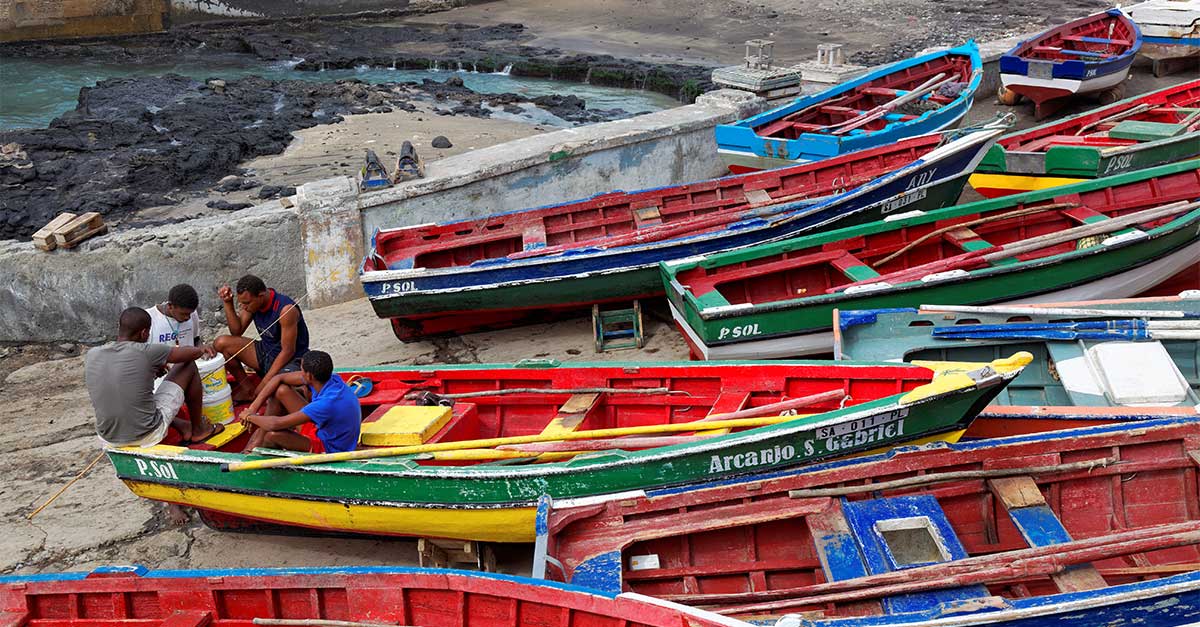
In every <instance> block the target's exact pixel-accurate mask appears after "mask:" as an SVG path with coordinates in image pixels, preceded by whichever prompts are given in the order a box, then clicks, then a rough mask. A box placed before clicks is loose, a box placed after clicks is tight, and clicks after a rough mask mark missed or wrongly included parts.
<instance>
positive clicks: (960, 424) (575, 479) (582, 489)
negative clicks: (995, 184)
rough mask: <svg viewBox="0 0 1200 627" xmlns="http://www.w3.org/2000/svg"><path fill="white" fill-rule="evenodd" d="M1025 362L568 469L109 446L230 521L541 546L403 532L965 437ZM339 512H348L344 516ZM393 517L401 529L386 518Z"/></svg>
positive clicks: (156, 480) (140, 482)
mask: <svg viewBox="0 0 1200 627" xmlns="http://www.w3.org/2000/svg"><path fill="white" fill-rule="evenodd" d="M1024 359H1027V358H1026V357H1023V358H1022V359H1018V360H1009V361H1008V362H1005V364H1002V365H1001V364H999V362H997V363H994V364H992V367H987V368H981V369H979V370H975V371H972V372H971V373H968V374H967V375H966V377H967V378H964V375H962V374H958V375H951V377H956V378H952V379H945V378H935V379H934V381H933V382H932V383H931V384H929V385H926V386H923V387H921V388H917V389H916V390H914V391H912V392H908V393H906V394H896V395H892V396H888V397H883V398H880V399H876V400H874V401H871V402H867V403H863V404H861V405H855V406H851V407H847V408H845V409H842V410H838V411H833V412H827V413H823V414H818V415H815V416H809V417H801V418H797V419H795V420H792V421H788V422H784V423H779V424H774V425H770V426H766V427H760V428H756V429H751V430H747V431H743V432H739V433H733V434H728V435H724V436H716V437H713V438H710V439H706V440H703V441H700V442H692V443H688V444H680V445H675V446H670V447H662V448H658V449H649V450H645V451H634V452H627V451H612V452H604V453H596V454H590V455H585V456H580V457H576V458H574V459H573V460H571V461H567V462H559V463H549V464H535V465H523V466H521V465H514V466H502V465H478V464H477V465H473V466H428V465H420V464H418V463H417V462H416V461H415V460H414V459H413V458H411V457H392V458H383V459H376V460H365V461H347V462H337V463H327V464H322V465H311V466H284V467H276V468H269V469H261V470H248V471H241V472H223V471H222V467H223V466H224V465H227V464H229V463H232V462H239V461H247V460H252V459H263V458H264V456H262V455H243V454H237V453H222V452H216V451H198V450H191V449H183V448H178V447H165V446H159V447H152V448H148V449H143V448H133V447H129V448H121V449H111V450H109V451H108V457H109V459H110V460H111V461H112V464H113V466H114V468H115V469H116V472H117V476H118V477H119V478H121V479H122V480H123V481H125V482H126V483H127V484H128V485H129V487H130V488H131V490H133V491H134V492H135V493H138V494H141V495H143V496H147V497H149V498H155V499H158V500H164V501H171V502H176V503H180V504H183V505H191V506H195V507H201V508H204V509H209V510H211V511H219V512H222V513H225V514H232V515H235V516H245V517H248V518H253V519H258V520H265V521H267V522H277V523H283V524H304V525H307V526H314V527H321V528H324V529H331V530H338V531H359V532H367V533H380V532H383V533H390V534H396V535H443V536H444V537H458V538H462V539H483V540H496V541H523V540H525V539H526V538H527V539H530V540H531V539H532V537H533V530H532V528H531V529H528V530H516V531H512V530H500V529H488V528H483V527H481V528H476V529H470V528H468V529H461V528H460V529H452V528H450V527H453V523H448V524H447V528H448V530H447V531H445V533H430V532H429V531H428V530H427V529H425V528H418V527H415V526H414V527H412V528H406V527H405V522H404V521H406V520H409V518H405V517H406V516H409V517H411V516H412V515H413V514H412V512H413V511H419V512H420V513H421V514H422V515H428V513H429V512H433V513H434V514H437V513H438V512H440V513H441V514H440V515H441V516H443V517H445V516H455V515H457V514H455V512H458V513H459V514H461V513H463V512H464V511H466V510H479V511H483V512H503V511H505V510H517V509H522V508H524V509H528V508H531V507H534V506H535V504H536V503H537V501H538V499H539V497H542V496H543V495H546V496H550V497H551V498H553V499H555V500H560V501H561V500H563V499H573V498H582V497H595V496H600V495H606V494H612V493H619V492H624V491H628V490H644V489H651V488H658V487H665V486H673V485H682V484H688V483H693V482H699V481H704V482H709V481H713V480H719V479H722V478H725V477H733V476H738V475H745V474H750V473H757V472H762V471H769V470H774V469H781V468H788V467H795V466H803V465H807V464H811V463H814V462H818V461H821V460H824V459H829V458H832V457H839V456H844V455H850V454H855V453H861V452H864V451H870V450H875V449H881V448H889V447H891V446H894V445H897V444H900V443H904V442H912V441H914V440H920V439H926V438H930V437H933V436H937V435H938V434H948V433H953V432H957V431H961V430H963V429H965V428H966V427H967V426H968V425H969V424H970V422H971V420H972V419H973V418H974V416H975V415H977V414H978V413H979V412H980V411H981V410H982V409H983V408H984V407H985V406H986V405H987V404H988V403H989V402H990V401H991V400H992V399H993V398H994V397H995V396H996V394H998V393H999V392H1000V390H1001V389H1003V387H1004V385H1006V384H1007V383H1008V382H1009V381H1011V380H1012V379H1013V378H1014V377H1015V376H1016V375H1017V374H1018V373H1019V372H1020V369H1021V367H1023V365H1024V363H1026V361H1025V360H1024ZM880 365H882V364H880ZM889 366H894V365H889ZM948 380H949V381H950V383H947V381H948ZM250 499H259V502H254V501H251V500H250ZM263 499H267V501H266V504H267V506H265V507H264V506H263V505H262V504H261V501H262V500H263ZM247 503H251V504H254V503H258V504H256V505H253V507H251V505H247ZM305 508H309V509H314V510H319V509H320V508H325V510H323V512H324V513H322V514H321V515H320V517H316V518H311V517H310V518H304V516H303V515H302V514H295V515H294V516H292V517H290V518H289V517H288V516H289V515H290V514H288V512H295V511H297V510H304V509H305ZM329 508H333V509H332V510H331V509H329ZM355 508H358V510H355ZM355 511H363V512H365V513H362V514H361V516H362V520H359V521H356V520H355V519H354V516H353V513H354V512H355ZM276 512H278V514H276ZM341 512H350V515H349V516H347V517H342V516H341V514H340V513H341ZM297 516H298V517H297ZM388 516H394V517H396V519H397V520H399V521H400V522H394V521H388V520H386V519H387V517H388ZM368 517H372V520H371V521H370V522H369V521H368V520H367V518H368ZM380 519H383V520H382V522H380ZM443 520H445V519H444V518H443ZM298 521H301V522H298ZM414 524H416V523H414Z"/></svg>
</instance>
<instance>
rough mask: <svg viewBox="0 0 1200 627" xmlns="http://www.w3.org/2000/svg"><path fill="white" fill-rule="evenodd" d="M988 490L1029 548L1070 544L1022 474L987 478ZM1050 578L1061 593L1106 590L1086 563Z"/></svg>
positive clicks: (1034, 486) (1033, 485) (1101, 578)
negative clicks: (1000, 504)
mask: <svg viewBox="0 0 1200 627" xmlns="http://www.w3.org/2000/svg"><path fill="white" fill-rule="evenodd" d="M988 487H989V488H990V489H991V491H992V493H993V494H995V495H996V497H997V498H999V499H1000V502H1001V503H1003V504H1004V507H1005V509H1007V510H1008V515H1009V517H1010V518H1012V521H1013V523H1014V524H1016V526H1017V530H1018V531H1020V532H1021V535H1022V536H1024V537H1025V541H1026V542H1028V543H1029V546H1031V547H1037V546H1051V545H1055V544H1066V543H1070V542H1071V541H1072V538H1071V535H1070V534H1069V533H1068V532H1067V530H1066V528H1065V527H1063V524H1062V522H1061V521H1059V519H1058V517H1057V516H1055V515H1054V512H1053V510H1051V509H1050V507H1049V506H1048V505H1047V504H1046V499H1045V497H1043V496H1042V491H1041V489H1040V488H1038V485H1037V482H1035V481H1034V480H1033V478H1031V477H1029V476H1028V475H1026V476H1021V477H1004V478H999V479H989V480H988ZM1050 578H1051V579H1052V580H1053V581H1054V584H1055V585H1056V586H1058V589H1059V591H1061V592H1082V591H1084V590H1099V589H1101V588H1107V587H1108V582H1107V581H1106V580H1105V579H1104V576H1103V575H1101V574H1100V572H1099V571H1097V570H1096V567H1095V566H1093V565H1092V564H1090V563H1085V564H1078V565H1075V566H1072V567H1069V568H1066V569H1064V570H1062V571H1060V572H1056V573H1051V575H1050Z"/></svg>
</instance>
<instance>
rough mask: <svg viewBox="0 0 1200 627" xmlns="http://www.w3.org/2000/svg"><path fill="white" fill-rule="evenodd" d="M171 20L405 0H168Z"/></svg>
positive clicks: (326, 10)
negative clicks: (280, 0)
mask: <svg viewBox="0 0 1200 627" xmlns="http://www.w3.org/2000/svg"><path fill="white" fill-rule="evenodd" d="M169 2H170V5H171V20H172V22H174V23H179V22H187V21H193V20H200V19H214V18H215V19H225V18H231V17H233V18H236V17H268V18H271V17H297V16H308V15H343V14H349V13H360V12H363V11H396V10H400V9H404V8H405V7H407V6H408V0H289V1H287V2H279V1H278V0H169Z"/></svg>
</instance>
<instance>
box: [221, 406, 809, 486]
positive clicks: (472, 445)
mask: <svg viewBox="0 0 1200 627" xmlns="http://www.w3.org/2000/svg"><path fill="white" fill-rule="evenodd" d="M798 417H799V416H776V417H771V418H743V419H741V420H717V421H713V422H706V423H704V424H702V425H699V426H697V425H696V424H693V423H687V422H684V423H679V424H662V425H642V426H637V427H618V428H615V429H594V430H591V431H576V432H573V433H559V434H553V435H519V436H509V437H503V438H486V439H481V440H462V441H458V442H438V443H436V444H420V445H415V446H392V447H387V448H377V449H363V450H358V451H346V452H343V453H321V454H318V455H305V456H303V457H285V458H278V459H257V460H254V461H249V462H233V463H230V464H221V471H222V472H235V471H239V470H261V469H264V468H278V467H281V466H310V465H313V464H329V463H333V462H344V461H354V460H359V459H378V458H383V457H397V456H400V455H417V454H420V453H436V452H439V451H456V450H463V449H477V448H494V447H497V446H502V445H505V444H533V443H535V442H558V441H562V440H590V439H596V438H608V437H618V436H623V435H644V434H648V433H672V432H673V433H679V432H687V431H696V430H697V429H698V428H702V429H704V430H708V429H742V428H746V427H765V426H767V425H774V424H779V423H781V422H787V421H789V420H795V419H797V418H798Z"/></svg>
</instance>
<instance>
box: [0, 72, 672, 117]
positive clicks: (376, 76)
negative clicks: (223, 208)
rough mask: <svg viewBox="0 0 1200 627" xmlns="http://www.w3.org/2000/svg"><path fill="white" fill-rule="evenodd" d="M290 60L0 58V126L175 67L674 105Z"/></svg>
mask: <svg viewBox="0 0 1200 627" xmlns="http://www.w3.org/2000/svg"><path fill="white" fill-rule="evenodd" d="M293 65H294V64H291V63H274V64H268V65H245V64H233V63H231V64H219V63H213V62H205V63H203V64H200V63H179V64H169V63H164V64H161V65H146V64H138V65H119V64H112V63H100V62H96V61H91V60H88V59H86V58H85V59H70V60H62V59H49V60H36V59H7V58H0V129H9V128H31V127H45V126H46V125H48V124H49V123H50V120H52V119H54V118H55V117H57V116H59V115H62V114H63V113H64V112H66V111H69V110H71V109H74V108H75V104H76V102H77V100H78V96H79V89H80V88H81V87H90V86H92V85H95V84H96V82H97V81H100V80H103V79H106V78H118V77H126V76H157V75H160V74H167V73H175V74H181V75H183V76H189V77H192V78H196V79H201V80H203V79H206V78H223V79H234V78H240V77H243V76H263V77H266V78H270V79H276V80H279V79H295V80H305V81H316V82H320V81H334V80H338V79H343V78H358V79H360V80H363V81H367V82H371V83H387V82H401V81H418V82H419V81H420V80H421V79H424V78H429V79H433V80H437V81H444V80H446V79H447V78H449V77H451V76H458V77H460V78H462V79H463V84H464V85H466V86H467V87H470V88H471V89H473V90H475V91H477V92H483V93H493V94H494V93H505V92H507V93H516V94H521V95H524V96H528V97H530V98H534V97H537V96H546V95H553V94H562V95H575V96H579V97H580V98H583V99H584V100H585V101H587V107H588V108H589V109H615V108H620V109H624V110H626V111H628V112H630V113H645V112H647V111H659V110H662V109H666V108H670V107H673V106H677V105H678V104H679V103H678V102H677V101H675V100H674V99H673V98H670V97H668V96H664V95H662V94H658V93H654V92H647V91H640V90H635V89H621V88H616V87H596V86H593V85H588V84H585V83H571V82H562V81H552V80H545V79H536V78H524V77H518V76H509V75H507V74H504V73H495V74H487V73H477V72H467V71H429V70H392V69H388V68H365V67H364V68H358V69H356V70H329V71H323V72H301V71H297V70H294V69H292V66H293Z"/></svg>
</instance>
